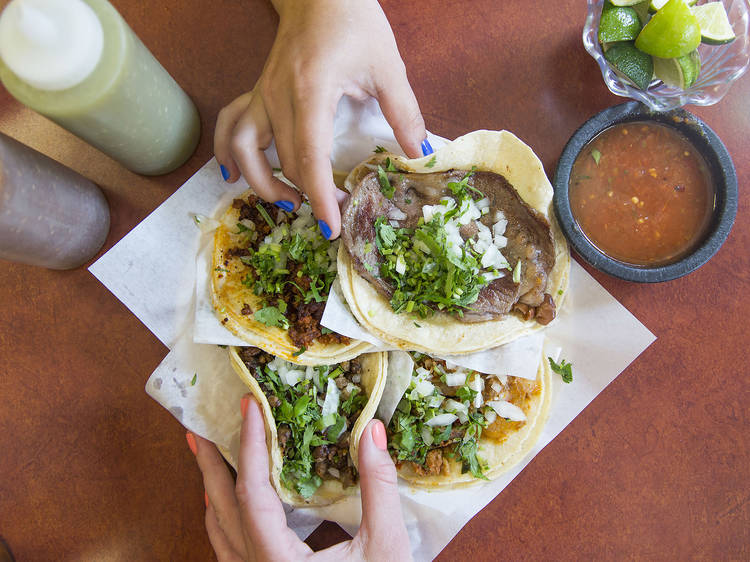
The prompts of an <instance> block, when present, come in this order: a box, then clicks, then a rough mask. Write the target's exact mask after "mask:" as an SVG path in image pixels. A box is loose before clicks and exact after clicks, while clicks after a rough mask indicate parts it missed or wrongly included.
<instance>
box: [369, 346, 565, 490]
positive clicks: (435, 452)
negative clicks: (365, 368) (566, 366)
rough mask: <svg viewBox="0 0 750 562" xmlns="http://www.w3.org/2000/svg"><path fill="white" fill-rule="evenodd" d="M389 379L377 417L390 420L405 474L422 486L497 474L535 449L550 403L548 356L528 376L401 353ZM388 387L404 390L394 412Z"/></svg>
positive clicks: (392, 445)
mask: <svg viewBox="0 0 750 562" xmlns="http://www.w3.org/2000/svg"><path fill="white" fill-rule="evenodd" d="M388 378H389V387H390V388H389V389H388V390H386V395H385V396H384V397H383V400H382V402H381V408H379V409H378V417H381V416H382V417H385V418H386V420H385V421H386V422H387V434H388V450H389V452H390V454H391V457H392V458H393V461H394V462H395V463H396V467H397V469H398V474H399V476H400V477H401V478H403V479H405V480H407V481H408V482H410V483H411V484H414V485H416V486H423V487H430V488H441V487H442V488H456V487H460V486H466V485H471V484H476V483H479V482H483V481H485V480H492V479H494V478H497V477H498V476H499V475H500V474H502V473H503V472H505V471H506V470H508V469H510V468H511V467H513V466H514V465H516V464H517V463H518V462H520V461H521V460H522V459H523V458H524V457H525V456H526V454H527V453H528V452H529V451H530V450H531V448H532V447H533V446H534V444H535V443H536V441H537V440H538V438H539V435H540V434H541V431H542V428H543V427H544V424H545V422H546V419H547V415H548V412H549V407H550V402H551V386H550V385H551V376H550V370H549V366H548V365H547V363H546V361H544V360H542V362H541V364H540V367H539V369H538V373H537V378H536V380H529V379H524V378H520V377H513V376H504V375H503V376H500V375H485V374H482V373H479V372H477V371H472V370H469V369H464V368H461V367H458V366H457V365H452V364H450V363H446V361H444V360H441V359H436V358H433V357H430V356H429V355H425V354H422V353H417V352H409V353H407V352H403V351H397V352H392V353H391V357H390V358H389V371H388ZM404 387H406V390H405V391H404V390H403V389H404ZM389 392H397V393H398V396H397V397H396V399H397V400H398V404H397V406H396V407H395V410H393V411H392V414H391V412H387V411H384V408H389V406H388V404H389V403H390V404H392V403H393V395H389ZM398 397H400V399H399V398H398ZM390 408H392V406H390Z"/></svg>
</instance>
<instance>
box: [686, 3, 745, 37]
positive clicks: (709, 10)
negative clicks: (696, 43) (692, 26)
mask: <svg viewBox="0 0 750 562" xmlns="http://www.w3.org/2000/svg"><path fill="white" fill-rule="evenodd" d="M693 15H695V17H696V19H697V20H698V25H699V27H700V28H701V42H703V43H706V44H708V45H723V44H725V43H731V42H732V41H734V39H735V34H734V30H733V29H732V24H731V23H729V17H728V16H727V11H726V9H725V8H724V4H722V3H721V2H709V3H708V4H701V5H700V6H696V7H695V8H693Z"/></svg>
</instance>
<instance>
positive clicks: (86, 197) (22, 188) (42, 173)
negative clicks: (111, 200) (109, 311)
mask: <svg viewBox="0 0 750 562" xmlns="http://www.w3.org/2000/svg"><path fill="white" fill-rule="evenodd" d="M108 232H109V206H108V205H107V200H106V199H105V198H104V195H103V194H102V192H101V190H100V189H99V188H98V187H97V186H96V185H95V184H93V183H92V182H91V181H89V180H87V179H86V178H84V177H83V176H82V175H80V174H78V173H76V172H74V171H73V170H71V169H69V168H66V167H65V166H63V165H62V164H60V163H58V162H55V161H54V160H52V159H51V158H48V157H47V156H45V155H44V154H41V153H40V152H37V151H36V150H34V149H32V148H29V147H28V146H26V145H24V144H21V143H20V142H18V141H16V140H13V139H12V138H10V137H7V136H5V135H3V134H1V133H0V258H2V259H6V260H11V261H17V262H21V263H27V264H30V265H38V266H42V267H48V268H50V269H71V268H74V267H78V266H79V265H81V264H83V263H84V262H86V261H88V260H89V259H90V258H91V257H92V256H93V255H94V254H95V253H96V252H97V251H98V250H99V249H100V248H101V247H102V245H103V244H104V241H105V240H106V238H107V233H108Z"/></svg>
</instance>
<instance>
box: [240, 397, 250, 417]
mask: <svg viewBox="0 0 750 562" xmlns="http://www.w3.org/2000/svg"><path fill="white" fill-rule="evenodd" d="M249 405H250V397H249V396H248V395H245V396H243V397H242V400H241V401H240V412H242V419H243V420H244V419H245V418H246V417H247V407H248V406H249Z"/></svg>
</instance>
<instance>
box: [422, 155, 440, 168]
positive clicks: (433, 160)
mask: <svg viewBox="0 0 750 562" xmlns="http://www.w3.org/2000/svg"><path fill="white" fill-rule="evenodd" d="M436 162H437V156H433V157H432V158H430V160H429V161H428V162H427V164H425V165H424V167H425V168H432V167H433V166H434V165H435V163H436Z"/></svg>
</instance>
